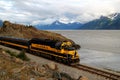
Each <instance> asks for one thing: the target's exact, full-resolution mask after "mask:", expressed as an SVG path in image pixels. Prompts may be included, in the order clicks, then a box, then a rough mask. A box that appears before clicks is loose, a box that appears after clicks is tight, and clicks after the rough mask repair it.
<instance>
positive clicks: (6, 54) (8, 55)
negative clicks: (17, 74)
mask: <svg viewBox="0 0 120 80" xmlns="http://www.w3.org/2000/svg"><path fill="white" fill-rule="evenodd" d="M2 54H3V55H5V56H7V57H10V54H8V53H6V52H5V51H2Z"/></svg>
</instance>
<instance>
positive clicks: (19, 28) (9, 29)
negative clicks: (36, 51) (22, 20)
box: [0, 21, 69, 40]
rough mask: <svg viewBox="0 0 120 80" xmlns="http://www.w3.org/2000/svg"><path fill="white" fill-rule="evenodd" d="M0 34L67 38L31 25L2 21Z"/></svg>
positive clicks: (28, 37)
mask: <svg viewBox="0 0 120 80" xmlns="http://www.w3.org/2000/svg"><path fill="white" fill-rule="evenodd" d="M0 36H12V37H17V38H27V39H31V38H47V39H59V40H69V39H67V38H66V37H64V36H62V35H60V34H57V33H53V32H50V31H44V30H38V29H36V28H35V27H34V26H31V25H22V24H16V23H11V22H9V21H4V22H3V26H2V27H1V28H0Z"/></svg>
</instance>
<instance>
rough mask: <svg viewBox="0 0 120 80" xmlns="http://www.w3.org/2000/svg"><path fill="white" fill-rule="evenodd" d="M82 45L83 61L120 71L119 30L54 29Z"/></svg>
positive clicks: (81, 56) (81, 57) (81, 55)
mask: <svg viewBox="0 0 120 80" xmlns="http://www.w3.org/2000/svg"><path fill="white" fill-rule="evenodd" d="M54 32H57V33H60V34H62V35H64V36H66V37H68V38H70V39H72V40H74V41H75V42H76V43H78V44H80V45H81V47H82V48H81V50H79V55H80V59H81V63H84V64H89V65H91V66H96V67H99V68H108V69H112V70H115V71H120V31H119V30H116V31H114V30H110V31H105V30H104V31H102V30H93V31H92V30H76V31H54Z"/></svg>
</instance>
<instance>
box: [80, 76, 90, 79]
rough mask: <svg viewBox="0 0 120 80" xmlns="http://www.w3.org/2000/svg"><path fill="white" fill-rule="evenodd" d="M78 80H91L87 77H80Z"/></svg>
mask: <svg viewBox="0 0 120 80" xmlns="http://www.w3.org/2000/svg"><path fill="white" fill-rule="evenodd" d="M78 80H89V79H88V78H87V77H85V76H80V77H79V79H78Z"/></svg>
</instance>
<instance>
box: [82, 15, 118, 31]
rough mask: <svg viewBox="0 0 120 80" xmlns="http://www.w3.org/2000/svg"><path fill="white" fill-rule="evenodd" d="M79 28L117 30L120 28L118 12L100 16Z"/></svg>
mask: <svg viewBox="0 0 120 80" xmlns="http://www.w3.org/2000/svg"><path fill="white" fill-rule="evenodd" d="M80 29H88V30H96V29H102V30H105V29H106V30H117V29H120V13H115V14H111V15H108V16H101V17H100V18H99V19H95V20H93V21H90V22H88V23H85V24H84V25H83V26H81V28H80Z"/></svg>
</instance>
